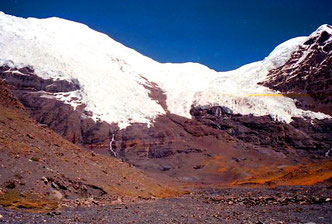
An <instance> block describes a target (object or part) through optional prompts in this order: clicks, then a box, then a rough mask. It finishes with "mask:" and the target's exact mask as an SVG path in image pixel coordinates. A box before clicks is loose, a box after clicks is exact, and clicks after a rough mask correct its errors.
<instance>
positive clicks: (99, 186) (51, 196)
mask: <svg viewBox="0 0 332 224" xmlns="http://www.w3.org/2000/svg"><path fill="white" fill-rule="evenodd" d="M0 108H1V110H0V133H1V135H0V162H1V166H0V177H1V178H0V204H1V205H3V206H5V207H12V208H15V207H16V208H17V207H21V208H27V209H38V210H47V209H54V208H56V207H58V206H60V205H63V204H69V205H71V204H72V203H74V201H75V200H76V202H75V203H92V202H93V203H111V202H112V201H117V200H122V199H123V200H126V198H127V199H130V200H131V199H133V198H137V197H143V198H151V197H168V196H175V195H178V194H180V191H178V190H176V189H174V188H172V187H167V184H163V186H162V185H161V184H162V182H160V181H158V183H157V182H156V181H155V180H154V179H152V178H151V177H148V176H147V175H146V174H144V173H143V172H142V171H140V170H137V169H135V168H133V167H131V166H130V165H128V164H126V163H123V162H121V161H119V160H117V159H115V158H112V157H107V156H102V155H98V154H94V153H92V152H89V151H87V150H84V149H81V148H79V147H77V146H76V145H74V144H72V143H70V142H68V141H66V140H64V139H63V138H62V137H60V136H59V135H57V134H55V133H54V132H53V131H52V130H50V129H49V128H47V127H45V126H43V125H40V124H38V123H37V122H36V121H34V120H33V119H31V118H30V116H29V115H28V113H27V111H26V109H25V108H24V107H23V105H22V104H21V103H20V102H19V101H18V100H17V99H16V98H15V97H14V96H13V95H12V94H11V92H10V91H9V90H8V88H7V87H6V85H5V83H4V82H3V81H1V83H0ZM165 180H167V178H166V179H165ZM77 200H78V201H77Z"/></svg>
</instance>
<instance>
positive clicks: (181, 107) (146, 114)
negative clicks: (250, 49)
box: [0, 12, 327, 128]
mask: <svg viewBox="0 0 332 224" xmlns="http://www.w3.org/2000/svg"><path fill="white" fill-rule="evenodd" d="M306 39H307V38H306V37H299V38H294V39H291V40H289V41H286V42H285V43H283V44H281V45H279V46H278V47H277V48H276V49H275V50H274V51H273V52H272V53H271V54H270V55H269V56H268V57H266V58H265V59H264V60H263V61H259V62H255V63H252V64H248V65H245V66H243V67H241V68H239V69H237V70H234V71H229V72H216V71H214V70H212V69H209V68H208V67H206V66H204V65H201V64H197V63H183V64H174V63H158V62H156V61H154V60H152V59H150V58H148V57H145V56H143V55H141V54H139V53H138V52H136V51H134V50H132V49H130V48H127V47H125V46H124V45H122V44H120V43H118V42H116V41H114V40H113V39H111V38H110V37H108V36H107V35H105V34H102V33H99V32H96V31H94V30H92V29H90V28H89V27H87V26H86V25H83V24H80V23H76V22H72V21H68V20H64V19H60V18H48V19H35V18H28V19H23V18H18V17H14V16H9V15H6V14H4V13H1V12H0V65H3V64H7V65H9V66H11V67H17V68H20V67H24V66H28V65H30V66H32V67H33V68H34V69H35V73H36V75H38V76H40V77H42V78H54V79H56V78H59V79H66V80H69V81H70V80H78V81H79V84H80V87H81V89H80V90H79V92H77V91H76V92H73V93H72V94H70V95H66V94H64V95H63V97H61V94H57V95H56V98H58V99H60V100H62V101H64V102H65V103H68V104H72V105H73V106H74V107H76V106H77V105H78V104H79V103H83V104H86V105H87V107H86V110H88V111H91V112H93V119H95V120H97V119H100V120H103V121H106V122H109V123H111V122H114V123H117V124H118V125H119V127H120V128H125V127H127V126H128V125H130V123H134V122H140V123H147V124H148V125H150V124H152V123H153V120H154V119H155V118H156V117H157V116H159V115H162V114H165V113H166V112H165V110H164V109H163V108H162V107H161V106H160V105H159V104H158V102H156V101H155V100H152V99H151V98H150V97H149V90H147V89H146V88H145V87H144V86H142V85H141V83H146V82H147V81H146V80H145V79H144V78H146V79H147V80H149V81H151V82H155V83H157V84H158V85H159V87H160V88H161V89H162V90H164V91H165V93H166V95H167V107H168V110H169V111H170V112H171V113H174V114H178V115H181V116H185V117H188V118H190V117H191V116H190V114H189V111H190V108H191V106H192V105H202V106H208V105H223V106H226V107H228V108H230V109H231V110H232V111H234V112H235V113H241V114H255V115H267V114H270V115H271V116H272V117H274V118H275V119H278V120H282V121H286V122H290V121H291V117H293V116H301V117H303V116H306V117H312V118H324V117H327V115H324V114H321V113H314V112H309V111H303V110H300V109H297V108H296V106H295V103H294V101H293V100H292V99H290V98H286V97H275V96H261V95H259V94H269V93H276V92H275V91H273V90H270V89H268V88H265V87H263V86H260V85H257V82H260V81H263V80H264V79H265V78H266V75H267V73H268V71H269V70H270V69H273V68H276V67H279V66H281V65H282V64H283V63H285V61H286V60H287V59H288V58H289V57H290V54H291V53H292V52H293V51H294V50H295V49H296V48H297V47H298V46H299V45H300V44H302V43H303V42H304V41H305V40H306ZM142 77H144V78H142ZM68 96H75V97H76V98H77V97H79V100H76V101H71V100H70V98H68ZM44 97H49V96H47V94H45V95H44Z"/></svg>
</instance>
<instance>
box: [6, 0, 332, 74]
mask: <svg viewBox="0 0 332 224" xmlns="http://www.w3.org/2000/svg"><path fill="white" fill-rule="evenodd" d="M0 11H3V12H5V13H7V14H11V15H16V16H23V17H37V18H44V17H51V16H57V17H62V18H66V19H70V20H74V21H78V22H82V23H85V24H87V25H88V26H90V27H91V28H93V29H95V30H98V31H101V32H103V33H107V34H108V35H109V36H111V37H112V38H113V39H115V40H117V41H119V42H121V43H123V44H125V45H127V46H129V47H131V48H134V49H136V50H137V51H139V52H141V53H143V54H144V55H147V56H149V57H151V58H153V59H155V60H157V61H160V62H186V61H194V62H199V63H202V64H205V65H207V66H209V67H210V68H213V69H215V70H218V71H222V70H229V69H234V68H237V67H239V66H241V65H243V64H247V63H249V62H253V61H257V60H261V59H263V58H264V57H265V56H267V55H268V54H269V52H270V51H271V50H272V49H273V48H274V47H275V46H276V45H278V44H279V43H281V42H283V41H285V40H288V39H290V38H292V37H296V36H301V35H308V34H310V33H311V32H312V31H314V30H315V29H316V28H317V27H318V26H320V25H321V24H324V23H329V24H332V1H331V0H317V1H314V0H242V1H240V0H238V1H236V0H117V1H115V0H114V1H113V0H99V1H98V0H91V1H87V0H66V1H60V0H0Z"/></svg>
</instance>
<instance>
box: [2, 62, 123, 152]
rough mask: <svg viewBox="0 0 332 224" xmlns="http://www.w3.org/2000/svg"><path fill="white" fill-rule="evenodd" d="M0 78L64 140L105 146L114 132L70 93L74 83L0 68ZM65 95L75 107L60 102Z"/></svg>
mask: <svg viewBox="0 0 332 224" xmlns="http://www.w3.org/2000/svg"><path fill="white" fill-rule="evenodd" d="M0 77H1V78H2V79H4V80H6V82H7V84H8V85H9V86H10V88H11V89H12V92H13V93H14V95H15V96H16V97H17V98H18V99H19V100H20V101H21V102H22V104H23V105H24V106H25V107H26V108H27V109H28V111H29V112H30V114H31V115H32V117H33V118H35V119H36V120H37V121H38V122H39V123H41V124H45V125H47V126H48V127H50V128H52V129H53V130H54V131H56V132H57V133H58V134H60V135H62V136H64V137H65V138H66V139H67V140H69V141H71V142H73V143H75V144H79V145H83V146H86V147H89V148H100V147H104V148H105V147H108V145H109V142H110V138H111V137H110V136H111V135H112V133H113V132H114V131H115V130H116V129H117V127H116V126H115V125H111V124H108V123H106V122H95V121H94V120H92V119H91V117H89V116H90V113H89V112H88V111H86V110H84V109H85V105H84V104H82V103H81V102H80V100H79V97H77V96H71V95H70V93H71V92H72V91H75V90H78V89H80V86H79V83H78V81H77V80H72V82H68V81H66V80H53V79H47V80H45V79H42V78H40V77H38V76H37V75H35V73H34V70H33V68H30V67H24V68H21V69H13V68H9V67H8V66H1V67H0ZM59 95H60V96H66V95H68V101H69V102H71V101H74V102H77V108H73V107H72V106H71V105H69V104H66V103H65V102H63V101H62V100H59V99H58V98H57V96H59Z"/></svg>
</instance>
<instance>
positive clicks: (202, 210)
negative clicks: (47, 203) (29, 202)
mask: <svg viewBox="0 0 332 224" xmlns="http://www.w3.org/2000/svg"><path fill="white" fill-rule="evenodd" d="M331 193H332V190H331V189H328V188H323V187H315V188H313V187H310V188H277V189H222V190H211V189H210V190H204V191H200V192H198V191H196V192H195V193H193V194H190V195H185V196H183V197H179V198H173V199H161V200H153V201H151V200H150V201H142V202H140V203H136V204H120V205H108V206H92V207H77V208H66V209H63V210H60V211H56V212H51V213H47V214H33V213H27V212H24V211H11V210H5V209H3V208H0V217H1V218H0V223H116V224H120V223H158V224H161V223H280V224H281V223H311V224H312V223H317V224H318V223H324V224H328V223H332V204H331V201H330V198H331Z"/></svg>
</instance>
